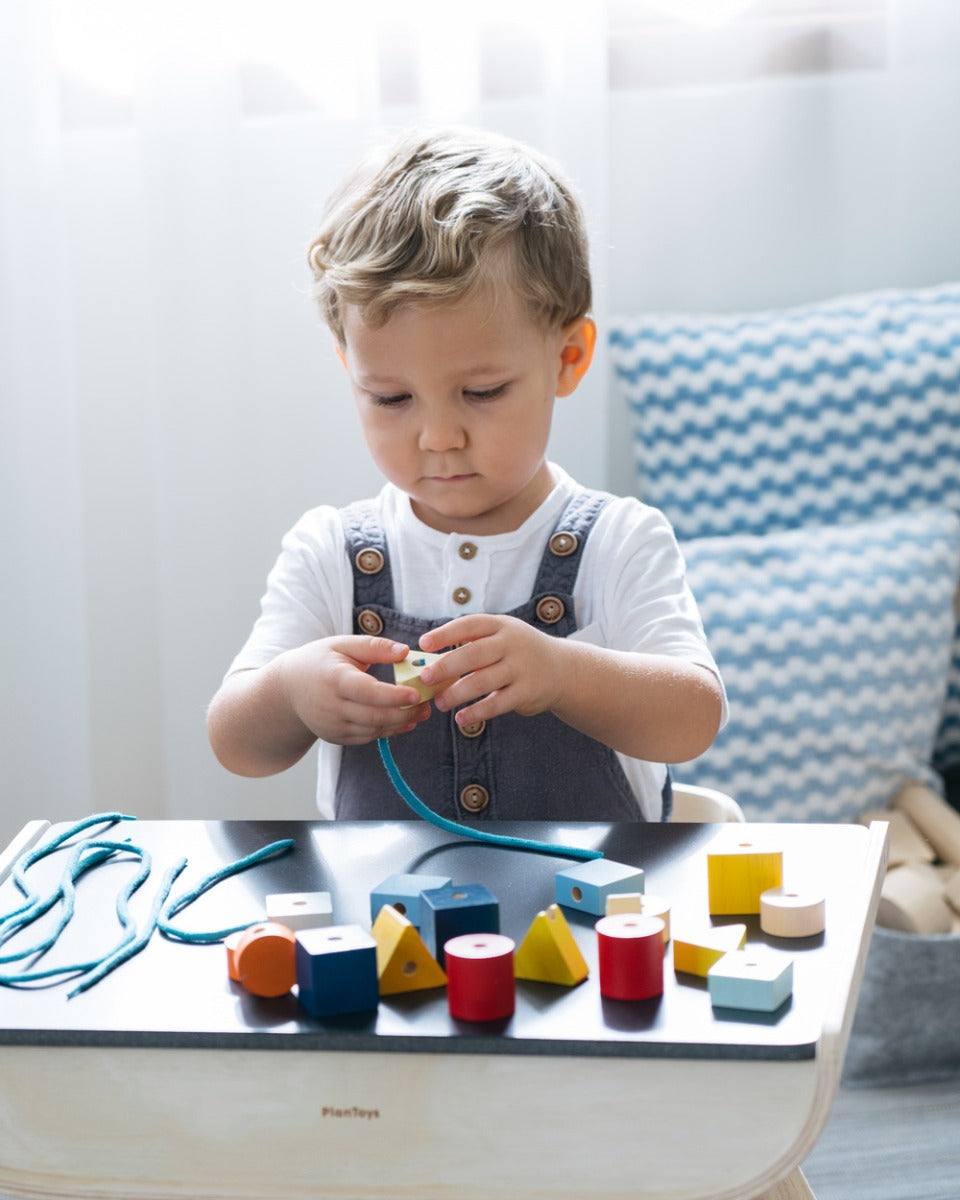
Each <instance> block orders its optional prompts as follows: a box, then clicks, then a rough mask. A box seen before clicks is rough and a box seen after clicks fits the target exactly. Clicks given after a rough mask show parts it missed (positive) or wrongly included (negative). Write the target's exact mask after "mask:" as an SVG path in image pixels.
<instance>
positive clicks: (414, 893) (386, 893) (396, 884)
mask: <svg viewBox="0 0 960 1200" xmlns="http://www.w3.org/2000/svg"><path fill="white" fill-rule="evenodd" d="M450 882H451V879H450V876H449V875H390V876H389V877H388V878H387V879H385V880H384V881H383V882H382V883H378V884H377V886H376V887H375V888H374V889H373V891H372V892H371V893H370V921H371V923H372V922H373V921H375V920H376V919H377V916H378V915H379V913H380V909H381V908H383V906H384V905H385V904H392V905H393V907H394V908H395V909H396V910H397V912H399V913H402V914H403V916H405V917H406V918H407V920H408V921H409V922H410V924H411V925H416V927H417V928H418V929H419V928H420V893H421V892H422V891H424V890H427V891H429V890H431V889H433V888H442V887H446V886H447V884H448V883H450Z"/></svg>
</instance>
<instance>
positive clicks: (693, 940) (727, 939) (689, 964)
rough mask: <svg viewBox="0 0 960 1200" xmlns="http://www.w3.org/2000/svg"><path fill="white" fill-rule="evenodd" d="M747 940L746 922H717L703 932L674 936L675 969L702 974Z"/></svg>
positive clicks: (704, 975)
mask: <svg viewBox="0 0 960 1200" xmlns="http://www.w3.org/2000/svg"><path fill="white" fill-rule="evenodd" d="M746 940H747V927H746V925H714V926H711V927H709V928H707V929H704V930H703V931H702V932H701V933H698V934H694V935H693V936H690V935H688V934H684V935H683V937H679V936H677V934H676V933H674V936H673V969H674V970H675V971H686V972H687V974H688V975H702V976H703V977H704V978H706V974H707V972H708V971H709V970H710V968H711V967H712V966H713V964H714V963H715V962H719V961H720V959H721V958H723V956H724V955H725V954H727V953H728V952H729V951H731V950H741V949H742V948H743V946H744V944H745V943H746Z"/></svg>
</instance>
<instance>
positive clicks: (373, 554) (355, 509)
mask: <svg viewBox="0 0 960 1200" xmlns="http://www.w3.org/2000/svg"><path fill="white" fill-rule="evenodd" d="M340 520H341V522H342V524H343V535H344V537H345V538H346V543H347V557H348V558H349V559H350V569H351V570H352V571H353V602H354V604H355V605H360V606H367V605H371V604H377V605H381V606H383V607H385V608H392V607H393V573H392V571H391V569H390V553H389V551H388V549H387V538H386V535H385V534H384V532H383V528H382V527H381V525H380V521H379V519H378V516H377V504H376V501H375V500H358V501H356V502H355V503H354V504H348V505H347V507H346V508H341V509H340Z"/></svg>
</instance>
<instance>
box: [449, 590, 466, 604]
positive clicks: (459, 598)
mask: <svg viewBox="0 0 960 1200" xmlns="http://www.w3.org/2000/svg"><path fill="white" fill-rule="evenodd" d="M453 599H454V602H455V603H456V604H469V603H470V589H469V588H465V587H458V588H454V590H453Z"/></svg>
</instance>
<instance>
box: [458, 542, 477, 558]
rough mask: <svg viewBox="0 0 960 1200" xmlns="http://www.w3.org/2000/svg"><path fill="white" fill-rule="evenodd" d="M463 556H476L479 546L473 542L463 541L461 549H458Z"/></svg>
mask: <svg viewBox="0 0 960 1200" xmlns="http://www.w3.org/2000/svg"><path fill="white" fill-rule="evenodd" d="M457 553H458V554H459V555H460V557H461V558H476V557H477V547H476V546H475V545H474V544H473V542H461V543H460V549H459V550H458V551H457Z"/></svg>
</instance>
